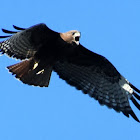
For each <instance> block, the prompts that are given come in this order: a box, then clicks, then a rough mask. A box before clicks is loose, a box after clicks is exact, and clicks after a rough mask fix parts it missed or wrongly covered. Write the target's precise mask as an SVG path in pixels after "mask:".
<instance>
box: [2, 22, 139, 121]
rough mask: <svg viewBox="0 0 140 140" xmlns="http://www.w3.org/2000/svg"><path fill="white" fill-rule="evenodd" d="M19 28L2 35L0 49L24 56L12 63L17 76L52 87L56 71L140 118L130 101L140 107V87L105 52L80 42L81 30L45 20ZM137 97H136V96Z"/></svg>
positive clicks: (28, 82) (12, 68) (112, 105)
mask: <svg viewBox="0 0 140 140" xmlns="http://www.w3.org/2000/svg"><path fill="white" fill-rule="evenodd" d="M14 28H15V29H17V30H20V31H19V32H15V31H8V30H5V29H3V32H5V33H10V34H13V35H12V36H11V35H10V36H1V37H0V38H7V37H9V38H8V39H7V40H5V41H2V42H1V43H0V51H1V52H2V53H6V54H7V55H9V56H10V57H14V58H17V59H21V60H23V61H22V62H20V63H18V64H15V65H12V66H9V67H8V69H9V71H10V72H12V73H13V74H15V76H16V78H18V79H20V80H21V81H22V82H23V83H25V84H28V85H34V86H40V87H48V85H49V81H50V77H51V73H52V71H55V72H57V74H58V75H59V77H60V78H62V79H64V80H65V81H66V82H67V83H68V84H70V85H72V86H75V87H76V88H77V89H79V90H82V91H83V92H84V93H85V94H89V95H90V96H91V97H93V98H95V99H96V100H98V101H99V103H100V104H103V105H107V106H108V107H110V108H113V109H114V110H116V111H117V112H122V113H123V114H124V115H125V116H127V117H129V115H131V116H132V117H133V118H134V119H135V120H136V121H138V122H139V120H138V118H137V117H136V115H135V114H134V112H133V111H132V109H131V106H130V104H129V100H131V101H132V102H133V103H134V104H135V106H136V107H137V108H138V109H140V105H139V104H138V102H137V101H136V99H138V100H140V96H139V95H138V94H137V93H136V92H138V93H140V91H139V90H138V89H137V88H136V87H135V86H133V85H132V84H131V83H130V82H128V81H127V80H126V79H125V78H124V77H123V76H122V75H121V74H120V73H119V72H118V71H117V69H116V68H115V67H114V66H113V65H112V64H111V63H110V62H109V61H108V60H107V59H106V58H105V57H103V56H101V55H99V54H96V53H94V52H91V51H90V50H88V49H86V48H85V47H83V46H82V45H81V44H80V43H79V39H80V32H79V31H77V30H72V31H69V32H66V33H58V32H55V31H53V30H51V29H49V28H48V27H47V26H46V25H45V24H38V25H35V26H32V27H30V28H28V29H23V28H19V27H16V26H14ZM135 98H136V99H135Z"/></svg>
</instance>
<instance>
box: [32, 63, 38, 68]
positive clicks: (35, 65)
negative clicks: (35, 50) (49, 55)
mask: <svg viewBox="0 0 140 140" xmlns="http://www.w3.org/2000/svg"><path fill="white" fill-rule="evenodd" d="M37 66H38V62H35V64H34V67H33V70H34V69H36V68H37Z"/></svg>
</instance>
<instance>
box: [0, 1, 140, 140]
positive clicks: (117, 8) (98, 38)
mask: <svg viewBox="0 0 140 140" xmlns="http://www.w3.org/2000/svg"><path fill="white" fill-rule="evenodd" d="M38 23H46V24H47V26H48V27H50V28H51V29H53V30H55V31H58V32H65V31H68V30H72V29H77V30H79V31H81V33H82V37H81V44H83V45H84V46H85V47H86V48H88V49H90V50H92V51H94V52H96V53H99V54H102V55H104V56H105V57H106V58H107V59H109V60H110V61H111V62H112V63H113V64H114V65H115V67H116V68H117V69H118V70H119V72H120V73H121V74H122V75H123V76H125V77H126V78H127V79H128V80H129V81H130V82H131V83H133V84H134V85H135V86H136V87H138V88H139V89H140V1H139V0H38V1H37V0H24V1H20V0H1V1H0V28H6V29H11V30H12V29H13V28H12V25H13V24H15V25H17V26H20V27H25V28H26V27H30V26H32V25H34V24H38ZM0 35H4V33H2V32H1V31H0ZM15 63H17V61H15V60H14V59H9V58H8V57H7V56H1V57H0V140H93V139H94V140H103V139H104V140H126V139H127V140H139V139H140V124H139V123H137V122H136V121H135V120H133V119H132V118H131V117H130V118H126V117H125V116H124V115H123V114H122V113H116V112H115V111H114V110H111V109H108V108H107V107H106V106H103V107H101V106H100V105H99V104H98V102H97V101H95V100H94V99H92V98H90V97H89V96H88V95H84V94H83V93H82V92H81V91H77V90H76V89H75V88H74V87H71V86H69V85H67V84H66V83H65V81H63V80H61V79H59V78H58V76H57V75H56V73H53V74H52V77H51V82H50V85H49V88H39V87H32V86H28V85H25V84H22V83H21V82H19V81H18V80H16V79H15V78H14V77H13V76H12V75H11V74H10V73H8V70H6V69H5V67H6V66H8V65H11V64H15ZM132 108H133V109H134V111H135V113H136V114H137V116H138V118H139V119H140V112H139V111H138V109H137V108H136V107H135V106H133V105H132Z"/></svg>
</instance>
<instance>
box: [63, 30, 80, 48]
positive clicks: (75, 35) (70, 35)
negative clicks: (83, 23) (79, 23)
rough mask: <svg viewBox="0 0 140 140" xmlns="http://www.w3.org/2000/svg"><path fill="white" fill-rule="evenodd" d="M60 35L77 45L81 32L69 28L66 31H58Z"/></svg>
mask: <svg viewBox="0 0 140 140" xmlns="http://www.w3.org/2000/svg"><path fill="white" fill-rule="evenodd" d="M60 36H61V38H62V39H63V40H64V41H66V42H67V43H70V44H72V43H75V44H76V45H79V40H80V36H81V33H80V32H79V31H77V30H71V31H68V32H66V33H60Z"/></svg>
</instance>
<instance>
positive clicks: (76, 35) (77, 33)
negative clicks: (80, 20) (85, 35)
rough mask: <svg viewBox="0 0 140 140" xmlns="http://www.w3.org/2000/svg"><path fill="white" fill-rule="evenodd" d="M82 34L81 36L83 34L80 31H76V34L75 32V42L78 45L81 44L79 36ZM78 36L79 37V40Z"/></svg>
mask: <svg viewBox="0 0 140 140" xmlns="http://www.w3.org/2000/svg"><path fill="white" fill-rule="evenodd" d="M80 36H81V34H80V32H78V31H77V32H76V33H75V34H74V42H75V43H76V44H77V45H79V43H80V42H79V38H80ZM77 38H78V40H77Z"/></svg>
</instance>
